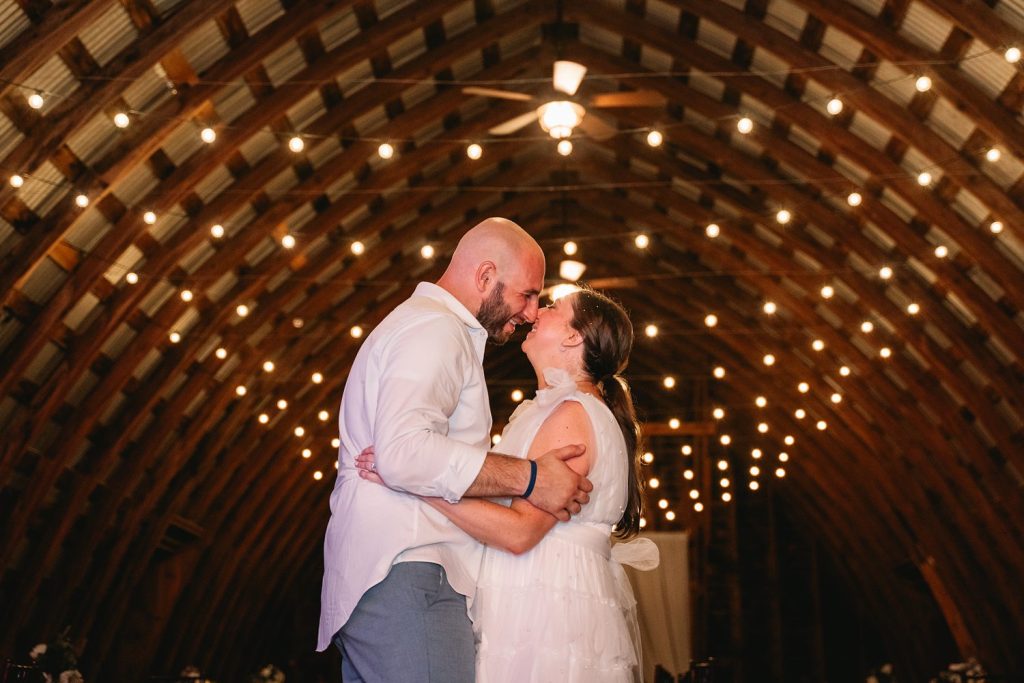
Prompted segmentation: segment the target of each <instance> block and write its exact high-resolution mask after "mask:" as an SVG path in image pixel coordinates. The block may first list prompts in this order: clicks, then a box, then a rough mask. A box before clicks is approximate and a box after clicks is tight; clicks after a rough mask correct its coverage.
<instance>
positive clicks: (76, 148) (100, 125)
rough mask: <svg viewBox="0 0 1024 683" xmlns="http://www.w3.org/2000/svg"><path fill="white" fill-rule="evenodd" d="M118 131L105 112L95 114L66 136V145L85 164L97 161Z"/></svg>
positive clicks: (115, 140)
mask: <svg viewBox="0 0 1024 683" xmlns="http://www.w3.org/2000/svg"><path fill="white" fill-rule="evenodd" d="M119 135H120V133H119V131H118V129H117V127H116V126H115V125H114V124H113V122H112V121H111V120H110V118H109V117H108V116H107V115H106V114H97V115H96V116H94V117H92V119H90V120H89V121H88V122H87V123H86V124H85V125H83V126H81V127H79V128H78V130H76V131H75V132H74V133H73V134H72V135H71V137H69V138H68V141H67V145H68V148H69V149H71V151H72V152H74V153H75V156H77V157H78V158H79V159H81V160H82V161H83V162H84V163H85V164H86V165H91V164H93V163H95V162H97V161H99V160H100V159H101V158H102V157H103V155H104V154H105V153H106V151H107V150H109V149H110V147H111V146H112V145H114V144H115V143H116V142H117V140H118V137H119Z"/></svg>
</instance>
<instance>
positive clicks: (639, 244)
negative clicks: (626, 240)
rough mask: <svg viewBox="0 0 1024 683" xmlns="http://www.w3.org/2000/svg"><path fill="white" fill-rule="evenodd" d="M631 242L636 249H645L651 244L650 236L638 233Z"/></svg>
mask: <svg viewBox="0 0 1024 683" xmlns="http://www.w3.org/2000/svg"><path fill="white" fill-rule="evenodd" d="M633 244H635V245H636V248H637V249H646V248H647V247H648V246H650V244H651V238H650V237H648V236H647V235H644V234H640V235H637V236H636V237H635V238H634V239H633Z"/></svg>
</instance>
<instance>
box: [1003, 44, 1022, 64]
mask: <svg viewBox="0 0 1024 683" xmlns="http://www.w3.org/2000/svg"><path fill="white" fill-rule="evenodd" d="M1003 59H1005V60H1006V61H1008V62H1009V63H1010V64H1016V63H1017V62H1019V61H1020V48H1018V47H1016V46H1014V47H1008V48H1006V52H1004V53H1003Z"/></svg>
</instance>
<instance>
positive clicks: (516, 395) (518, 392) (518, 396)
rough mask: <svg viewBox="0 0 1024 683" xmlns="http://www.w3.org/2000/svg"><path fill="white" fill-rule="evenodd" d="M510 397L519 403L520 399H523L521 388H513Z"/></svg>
mask: <svg viewBox="0 0 1024 683" xmlns="http://www.w3.org/2000/svg"><path fill="white" fill-rule="evenodd" d="M511 397H512V400H513V401H515V402H516V403H519V402H520V401H522V400H523V391H522V389H513V390H512V394H511Z"/></svg>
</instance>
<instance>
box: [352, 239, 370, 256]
mask: <svg viewBox="0 0 1024 683" xmlns="http://www.w3.org/2000/svg"><path fill="white" fill-rule="evenodd" d="M349 248H350V249H351V250H352V253H353V254H355V255H356V256H360V255H361V254H362V253H363V252H364V251H366V245H364V244H363V243H362V242H360V241H358V240H356V241H355V242H353V243H352V246H351V247H349Z"/></svg>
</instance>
